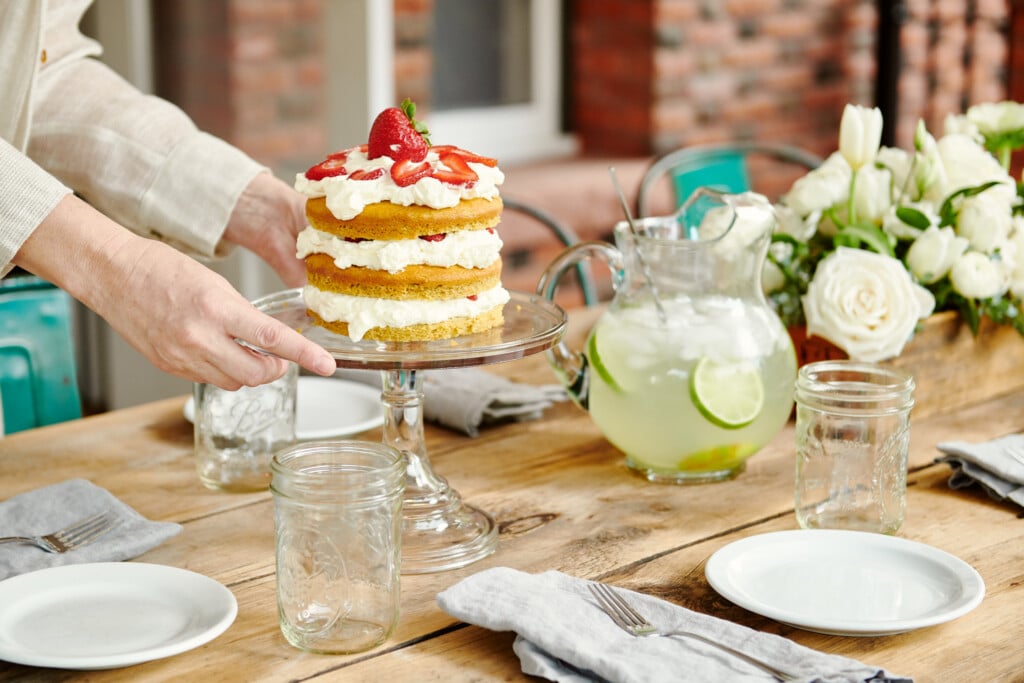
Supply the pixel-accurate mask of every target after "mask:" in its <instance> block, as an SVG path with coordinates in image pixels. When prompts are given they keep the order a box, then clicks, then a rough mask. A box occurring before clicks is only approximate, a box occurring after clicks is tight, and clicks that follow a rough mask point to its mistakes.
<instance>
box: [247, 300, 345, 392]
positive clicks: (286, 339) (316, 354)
mask: <svg viewBox="0 0 1024 683" xmlns="http://www.w3.org/2000/svg"><path fill="white" fill-rule="evenodd" d="M256 315H257V316H258V318H255V319H254V320H253V323H252V325H253V326H252V327H249V328H248V329H247V330H246V332H245V333H244V334H242V335H239V339H242V340H244V341H247V342H249V343H250V344H252V345H253V346H255V347H257V348H259V349H263V350H264V351H267V352H268V353H272V354H274V355H275V356H278V357H279V358H284V359H286V360H290V361H293V362H295V363H298V365H299V366H300V367H303V368H305V369H306V370H309V371H310V372H313V373H315V374H317V375H322V376H324V377H329V376H330V375H333V374H334V372H335V371H336V370H337V369H338V364H337V362H336V361H335V360H334V357H333V356H331V354H329V353H328V352H327V351H326V350H325V349H323V348H322V347H320V346H318V345H317V344H314V343H313V342H311V341H310V340H308V339H306V338H305V337H303V336H302V335H301V334H299V333H298V332H296V331H295V330H293V329H292V328H290V327H288V326H287V325H285V324H284V323H282V322H280V321H279V320H275V319H274V318H271V317H270V316H268V315H264V314H262V313H257V314H256Z"/></svg>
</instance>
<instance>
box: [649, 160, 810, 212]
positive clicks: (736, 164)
mask: <svg viewBox="0 0 1024 683" xmlns="http://www.w3.org/2000/svg"><path fill="white" fill-rule="evenodd" d="M757 158H763V159H764V160H765V162H770V163H771V164H779V165H781V166H787V167H792V168H794V169H796V168H798V169H799V170H800V171H801V172H806V171H807V170H810V169H813V168H817V167H818V166H820V165H821V163H822V161H823V159H822V158H821V157H819V156H817V155H816V154H812V153H810V152H808V151H806V150H803V149H800V148H798V147H793V146H791V145H781V144H773V143H763V142H734V143H723V144H709V145H694V146H692V147H683V148H681V149H677V150H673V151H671V152H669V153H667V154H665V155H663V156H661V157H659V158H658V159H656V160H655V161H654V163H652V164H651V166H650V167H649V168H648V169H647V171H645V172H644V176H643V178H642V179H641V181H640V188H639V192H638V193H637V202H636V203H637V206H636V209H637V215H638V216H647V215H648V211H649V203H650V197H651V194H652V190H653V189H654V187H655V186H656V184H657V183H659V182H663V181H664V180H665V179H666V177H667V178H668V179H669V180H671V183H672V189H673V192H674V194H675V198H676V206H679V205H681V204H682V203H683V202H684V201H686V199H687V198H689V196H690V195H691V194H692V193H693V191H694V190H696V189H697V188H699V187H709V188H711V189H713V190H718V191H720V192H728V193H739V192H746V191H748V190H754V191H758V188H757V187H754V186H753V184H752V178H751V173H750V164H751V161H753V160H755V159H757Z"/></svg>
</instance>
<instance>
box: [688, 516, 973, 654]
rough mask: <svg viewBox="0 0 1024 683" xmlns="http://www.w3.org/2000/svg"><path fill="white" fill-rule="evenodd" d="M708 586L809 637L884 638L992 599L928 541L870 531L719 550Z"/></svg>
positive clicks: (966, 569)
mask: <svg viewBox="0 0 1024 683" xmlns="http://www.w3.org/2000/svg"><path fill="white" fill-rule="evenodd" d="M705 575H706V576H707V579H708V583H710V584H711V587H712V588H714V589H715V590H716V591H717V592H718V593H720V594H721V595H722V596H723V597H725V598H727V599H728V600H730V601H731V602H733V603H735V604H737V605H739V606H740V607H743V608H745V609H748V610H750V611H751V612H755V613H757V614H760V615H762V616H765V617H769V618H771V619H775V620H776V621H781V622H783V623H785V624H789V625H791V626H797V627H799V628H802V629H806V630H808V631H815V632H818V633H827V634H833V635H847V636H880V635H891V634H894V633H903V632H905V631H911V630H913V629H918V628H922V627H925V626H933V625H935V624H941V623H943V622H946V621H950V620H951V619H955V618H957V617H959V616H962V615H964V614H966V613H967V612H970V611H971V610H972V609H974V608H975V607H977V606H978V604H979V603H980V602H981V599H982V597H984V595H985V584H984V582H983V581H982V579H981V576H980V575H979V574H978V572H977V571H975V570H974V568H973V567H971V566H970V565H969V564H967V563H966V562H964V561H963V560H961V559H959V558H957V557H954V556H953V555H950V554H949V553H947V552H944V551H942V550H939V549H938V548H933V547H932V546H929V545H926V544H924V543H917V542H915V541H908V540H906V539H903V538H897V537H895V536H884V535H882V534H873V533H867V532H862V531H842V530H829V529H807V530H797V531H779V532H774V533H767V534H760V535H757V536H751V537H749V538H744V539H742V540H740V541H736V542H734V543H730V544H729V545H727V546H725V547H723V548H721V549H719V550H718V551H717V552H716V553H715V554H714V555H712V556H711V558H710V559H709V560H708V562H707V565H706V566H705Z"/></svg>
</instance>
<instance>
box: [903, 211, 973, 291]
mask: <svg viewBox="0 0 1024 683" xmlns="http://www.w3.org/2000/svg"><path fill="white" fill-rule="evenodd" d="M967 246H968V242H967V239H966V238H963V237H957V235H956V233H954V232H953V228H951V227H949V226H946V227H944V228H938V227H935V226H934V225H932V226H931V227H930V228H928V229H927V230H925V231H924V232H923V233H922V234H921V236H920V237H918V238H917V239H916V240H914V243H913V244H911V245H910V250H909V251H907V258H906V261H907V267H908V268H910V272H911V273H913V274H914V276H915V277H917V280H918V282H923V283H924V284H926V285H928V284H931V283H933V282H937V281H939V280H941V279H942V278H943V277H945V276H946V273H948V272H949V269H950V268H952V266H953V263H954V262H956V260H957V259H958V258H960V256H961V255H963V253H964V252H965V251H967Z"/></svg>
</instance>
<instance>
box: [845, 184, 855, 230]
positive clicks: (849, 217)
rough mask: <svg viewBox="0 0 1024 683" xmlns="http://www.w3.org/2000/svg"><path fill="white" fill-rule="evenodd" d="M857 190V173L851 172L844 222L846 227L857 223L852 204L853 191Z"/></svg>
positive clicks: (853, 204)
mask: <svg viewBox="0 0 1024 683" xmlns="http://www.w3.org/2000/svg"><path fill="white" fill-rule="evenodd" d="M856 189H857V171H853V174H852V175H851V176H850V198H849V200H847V204H846V221H847V224H848V225H854V224H856V223H857V206H856V202H854V196H855V194H854V193H855V191H856Z"/></svg>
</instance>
